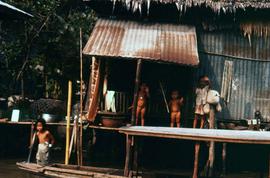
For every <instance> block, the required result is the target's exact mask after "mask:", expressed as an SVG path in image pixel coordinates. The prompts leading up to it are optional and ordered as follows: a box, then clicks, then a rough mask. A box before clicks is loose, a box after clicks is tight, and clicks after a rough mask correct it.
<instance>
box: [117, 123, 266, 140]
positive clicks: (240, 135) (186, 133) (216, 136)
mask: <svg viewBox="0 0 270 178" xmlns="http://www.w3.org/2000/svg"><path fill="white" fill-rule="evenodd" d="M119 132H120V133H123V134H126V135H131V136H148V137H160V138H175V139H185V140H195V141H215V142H227V143H247V144H270V132H267V131H246V130H242V131H241V130H222V129H193V128H170V127H149V126H145V127H142V126H132V127H121V128H120V129H119Z"/></svg>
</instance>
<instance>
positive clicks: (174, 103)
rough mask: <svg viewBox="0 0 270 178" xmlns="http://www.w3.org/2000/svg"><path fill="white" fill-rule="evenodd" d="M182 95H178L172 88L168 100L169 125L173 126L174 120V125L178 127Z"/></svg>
mask: <svg viewBox="0 0 270 178" xmlns="http://www.w3.org/2000/svg"><path fill="white" fill-rule="evenodd" d="M183 101H184V99H183V97H180V96H179V92H178V91H176V90H174V91H172V94H171V100H170V102H169V106H170V112H171V125H170V126H171V127H174V123H175V122H176V126H177V127H180V119H181V106H182V105H183Z"/></svg>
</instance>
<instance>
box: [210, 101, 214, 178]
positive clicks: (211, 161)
mask: <svg viewBox="0 0 270 178" xmlns="http://www.w3.org/2000/svg"><path fill="white" fill-rule="evenodd" d="M209 128H210V129H214V128H215V109H214V106H210V113H209ZM214 161H215V142H214V141H211V142H210V146H209V177H212V176H213V173H214V172H213V171H214Z"/></svg>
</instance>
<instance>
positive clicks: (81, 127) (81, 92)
mask: <svg viewBox="0 0 270 178" xmlns="http://www.w3.org/2000/svg"><path fill="white" fill-rule="evenodd" d="M82 115H83V56H82V29H81V28H80V115H79V119H80V127H79V130H80V137H79V138H80V139H79V140H80V154H79V155H80V163H79V165H80V166H82V165H83V155H82V137H83V126H82Z"/></svg>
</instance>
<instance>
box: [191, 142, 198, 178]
mask: <svg viewBox="0 0 270 178" xmlns="http://www.w3.org/2000/svg"><path fill="white" fill-rule="evenodd" d="M199 152H200V142H196V143H195V155H194V169H193V176H192V178H197V177H198V167H199Z"/></svg>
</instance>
